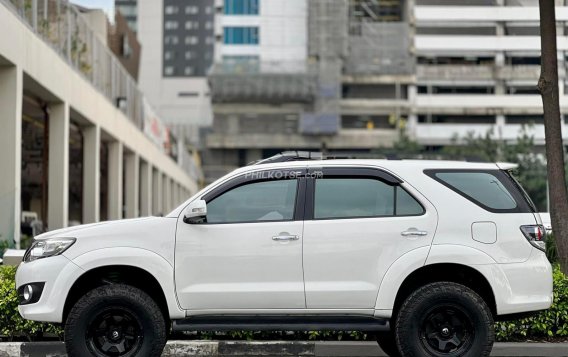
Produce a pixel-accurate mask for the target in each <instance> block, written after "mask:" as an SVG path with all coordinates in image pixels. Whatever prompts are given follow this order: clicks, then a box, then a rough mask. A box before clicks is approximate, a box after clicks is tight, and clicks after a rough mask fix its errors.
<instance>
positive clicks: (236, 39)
mask: <svg viewBox="0 0 568 357" xmlns="http://www.w3.org/2000/svg"><path fill="white" fill-rule="evenodd" d="M258 37H259V36H258V27H225V28H223V43H225V44H227V45H258V42H259V38H258Z"/></svg>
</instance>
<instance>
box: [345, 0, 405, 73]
mask: <svg viewBox="0 0 568 357" xmlns="http://www.w3.org/2000/svg"><path fill="white" fill-rule="evenodd" d="M404 14H405V8H404V1H403V0H350V7H349V55H348V57H347V58H346V61H345V72H346V73H347V74H351V75H405V74H412V73H413V72H414V67H415V59H414V56H412V53H411V40H410V36H411V33H410V25H409V24H408V22H406V21H405V16H404Z"/></svg>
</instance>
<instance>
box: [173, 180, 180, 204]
mask: <svg viewBox="0 0 568 357" xmlns="http://www.w3.org/2000/svg"><path fill="white" fill-rule="evenodd" d="M180 203H181V188H180V187H179V184H178V183H177V182H176V183H175V184H174V206H176V207H177V206H178V205H179V204H180Z"/></svg>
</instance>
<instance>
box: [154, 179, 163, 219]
mask: <svg viewBox="0 0 568 357" xmlns="http://www.w3.org/2000/svg"><path fill="white" fill-rule="evenodd" d="M153 176H154V177H153V179H152V191H153V192H152V210H153V211H154V214H155V215H163V214H164V212H163V209H162V173H161V172H160V171H158V170H154V173H153Z"/></svg>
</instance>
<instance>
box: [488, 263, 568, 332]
mask: <svg viewBox="0 0 568 357" xmlns="http://www.w3.org/2000/svg"><path fill="white" fill-rule="evenodd" d="M495 333H496V335H497V340H499V341H517V340H527V339H531V340H544V339H550V338H566V337H568V277H567V276H566V275H564V274H563V273H562V272H561V271H560V267H559V266H558V265H555V266H554V301H553V304H552V307H551V308H550V309H549V310H546V311H543V312H541V313H539V314H538V315H535V316H532V317H528V318H524V319H521V320H517V321H504V322H498V323H497V324H496V325H495Z"/></svg>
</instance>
